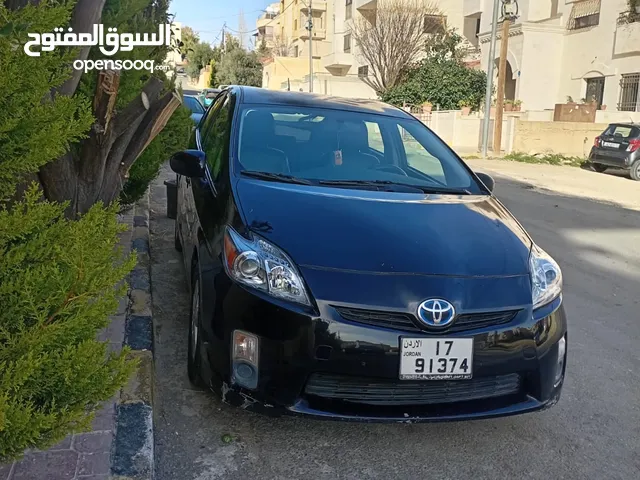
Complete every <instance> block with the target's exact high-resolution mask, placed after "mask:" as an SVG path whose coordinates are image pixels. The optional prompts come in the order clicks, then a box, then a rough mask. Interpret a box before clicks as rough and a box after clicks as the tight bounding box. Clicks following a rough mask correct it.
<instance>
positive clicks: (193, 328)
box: [187, 265, 204, 388]
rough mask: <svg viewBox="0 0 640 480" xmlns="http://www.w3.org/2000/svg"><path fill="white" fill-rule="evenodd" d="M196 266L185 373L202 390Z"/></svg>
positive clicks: (198, 282) (198, 284) (198, 291)
mask: <svg viewBox="0 0 640 480" xmlns="http://www.w3.org/2000/svg"><path fill="white" fill-rule="evenodd" d="M197 268H198V266H197V265H196V266H195V267H194V270H195V272H196V273H195V274H194V277H195V278H194V279H193V287H192V288H191V314H190V316H189V340H188V341H189V349H188V352H187V373H188V375H189V381H190V382H191V383H192V384H193V386H195V387H198V388H202V387H204V382H203V380H202V375H201V371H200V370H201V369H200V348H201V340H200V336H201V332H200V314H201V308H200V305H201V300H200V279H199V278H198V273H197V272H198V270H197Z"/></svg>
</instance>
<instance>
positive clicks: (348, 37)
mask: <svg viewBox="0 0 640 480" xmlns="http://www.w3.org/2000/svg"><path fill="white" fill-rule="evenodd" d="M349 52H351V34H350V33H347V34H346V35H345V36H344V53H349Z"/></svg>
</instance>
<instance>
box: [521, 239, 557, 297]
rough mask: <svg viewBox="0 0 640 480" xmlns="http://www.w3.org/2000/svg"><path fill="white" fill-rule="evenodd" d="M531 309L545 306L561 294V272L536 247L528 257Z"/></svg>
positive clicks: (553, 262) (555, 264)
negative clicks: (531, 298) (531, 297)
mask: <svg viewBox="0 0 640 480" xmlns="http://www.w3.org/2000/svg"><path fill="white" fill-rule="evenodd" d="M529 266H530V268H531V285H532V296H533V309H534V310H535V309H536V308H539V307H542V306H543V305H546V304H547V303H549V302H550V301H551V300H553V299H554V298H556V297H557V296H558V295H560V293H562V272H561V271H560V267H559V266H558V264H557V263H556V262H555V260H554V259H553V258H551V255H549V254H548V253H547V252H545V251H544V250H542V249H541V248H540V247H538V246H537V245H534V246H533V248H532V249H531V256H530V257H529Z"/></svg>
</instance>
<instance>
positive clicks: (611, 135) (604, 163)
mask: <svg viewBox="0 0 640 480" xmlns="http://www.w3.org/2000/svg"><path fill="white" fill-rule="evenodd" d="M589 160H590V162H591V164H592V165H593V168H594V170H595V171H597V172H604V171H605V170H606V169H607V168H618V169H623V170H628V171H629V174H630V175H631V178H633V179H634V180H640V124H637V123H612V124H611V125H609V126H608V127H607V129H606V130H605V131H604V132H603V133H602V134H601V135H600V136H598V137H596V139H595V141H594V142H593V147H592V148H591V154H590V155H589Z"/></svg>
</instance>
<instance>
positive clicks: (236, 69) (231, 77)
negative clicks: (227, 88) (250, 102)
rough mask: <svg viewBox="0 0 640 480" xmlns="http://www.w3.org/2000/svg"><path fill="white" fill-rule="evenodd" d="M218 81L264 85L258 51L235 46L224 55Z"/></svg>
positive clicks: (230, 83)
mask: <svg viewBox="0 0 640 480" xmlns="http://www.w3.org/2000/svg"><path fill="white" fill-rule="evenodd" d="M217 76H218V81H219V82H220V83H221V84H223V85H250V86H254V87H260V86H261V85H262V64H261V63H260V60H259V59H258V55H257V54H256V52H247V51H246V50H245V49H243V48H240V47H238V48H234V49H232V50H231V51H228V52H227V53H225V54H224V55H223V56H222V60H220V66H219V68H218V71H217Z"/></svg>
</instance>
